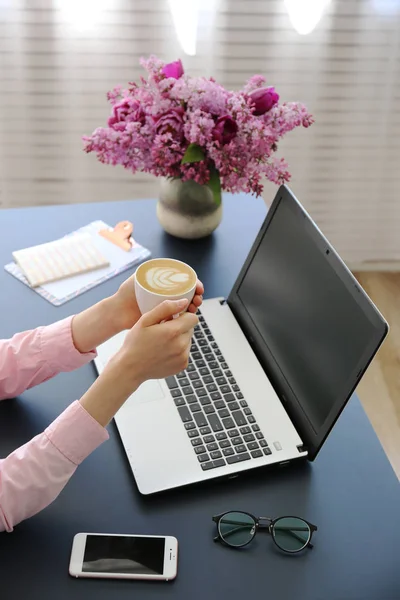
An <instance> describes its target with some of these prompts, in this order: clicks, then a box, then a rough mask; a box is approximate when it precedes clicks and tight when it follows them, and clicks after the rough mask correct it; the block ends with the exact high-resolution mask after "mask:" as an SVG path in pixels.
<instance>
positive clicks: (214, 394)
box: [211, 392, 222, 400]
mask: <svg viewBox="0 0 400 600" xmlns="http://www.w3.org/2000/svg"><path fill="white" fill-rule="evenodd" d="M221 399H222V396H221V394H220V393H219V392H211V400H221Z"/></svg>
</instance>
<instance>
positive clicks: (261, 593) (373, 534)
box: [0, 196, 400, 600]
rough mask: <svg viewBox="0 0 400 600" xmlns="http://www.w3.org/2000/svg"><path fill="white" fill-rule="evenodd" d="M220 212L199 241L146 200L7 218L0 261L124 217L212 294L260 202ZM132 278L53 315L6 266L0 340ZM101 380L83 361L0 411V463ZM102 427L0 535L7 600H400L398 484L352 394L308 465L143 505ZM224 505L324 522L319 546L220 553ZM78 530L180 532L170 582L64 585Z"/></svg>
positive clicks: (230, 275)
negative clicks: (70, 467) (101, 436)
mask: <svg viewBox="0 0 400 600" xmlns="http://www.w3.org/2000/svg"><path fill="white" fill-rule="evenodd" d="M224 203H225V207H224V208H225V215H224V219H223V223H222V225H221V226H220V228H219V230H218V231H217V232H216V233H215V235H213V236H212V237H210V238H209V239H206V240H202V241H197V242H184V241H180V240H176V239H174V238H171V237H169V236H167V235H165V234H164V233H163V232H162V230H161V229H160V226H159V225H158V223H157V220H156V217H155V202H154V201H136V202H113V203H105V204H87V205H73V206H58V207H46V208H33V209H16V210H3V211H1V212H0V234H1V238H0V239H1V241H0V262H1V265H4V264H5V263H6V262H9V260H10V258H11V251H12V250H15V249H18V248H21V247H26V246H29V245H33V244H36V243H41V242H44V241H49V240H51V239H54V238H56V237H59V236H61V235H63V234H66V233H68V232H69V231H71V230H73V229H76V228H77V227H80V226H82V225H85V224H87V223H88V222H89V221H91V220H95V219H103V220H105V221H106V222H108V223H110V224H113V223H116V222H117V221H119V220H122V219H131V220H133V221H134V224H135V234H136V237H137V239H138V240H139V241H140V242H142V243H143V244H144V245H146V246H148V247H149V248H150V249H151V250H152V252H153V256H172V257H175V258H179V259H183V260H186V261H188V262H189V263H190V264H192V265H193V267H194V268H195V269H196V271H197V272H198V274H199V276H200V277H201V279H202V280H203V281H204V283H205V287H206V295H207V296H219V295H227V294H228V293H229V290H230V288H231V286H232V284H233V282H234V280H235V278H236V275H237V273H238V271H239V268H240V266H241V265H242V263H243V261H244V259H245V257H246V255H247V252H248V250H249V249H250V246H251V244H252V242H253V239H254V237H255V235H256V233H257V231H258V228H259V226H260V225H261V223H262V221H263V218H264V216H265V212H266V211H265V206H264V205H263V203H262V202H261V200H254V199H252V198H249V197H245V196H238V197H227V198H225V200H224ZM127 274H128V273H125V274H124V275H121V276H119V277H116V278H115V279H113V280H111V281H108V282H106V283H104V284H103V285H101V286H100V287H97V288H95V289H93V290H91V291H90V292H87V293H86V294H84V295H82V296H80V297H79V298H77V299H75V300H73V301H71V302H69V303H68V304H65V305H64V306H62V307H59V308H55V307H53V306H52V305H50V304H49V303H48V302H46V301H45V300H43V299H42V298H41V297H40V296H39V295H37V294H36V293H35V292H33V291H31V290H29V289H28V288H26V287H25V286H23V285H22V284H21V283H20V282H18V281H17V280H15V279H14V278H13V277H12V276H10V275H9V274H8V273H6V272H5V271H3V270H0V315H1V318H0V337H8V336H11V335H12V334H13V333H14V332H16V331H19V330H23V329H27V328H32V327H35V326H37V325H39V324H47V323H51V322H52V321H55V320H57V319H61V318H63V317H65V316H67V315H69V314H71V313H73V312H77V311H80V310H82V309H83V308H85V307H87V306H89V305H90V304H92V303H94V302H96V301H97V300H100V299H101V298H103V297H104V296H106V295H109V294H111V293H113V292H114V291H115V290H116V289H117V286H118V285H119V283H120V282H121V281H123V279H124V277H126V276H127ZM95 376H96V375H95V370H94V367H93V366H92V365H89V366H86V367H84V368H82V369H80V370H79V371H77V372H75V373H70V374H63V375H59V376H58V377H56V378H55V379H53V380H52V381H49V382H47V383H45V384H43V385H41V386H40V387H37V388H35V389H33V390H30V391H28V392H26V393H25V394H23V395H22V396H21V397H20V398H19V399H17V400H12V401H6V402H2V403H0V456H5V455H7V453H9V452H10V451H12V450H13V449H14V448H15V447H17V446H19V445H21V444H23V443H24V442H26V441H28V440H29V439H30V438H31V437H32V436H34V435H36V434H37V433H39V432H40V431H42V430H43V429H44V428H45V427H46V426H47V425H48V423H49V422H51V421H52V419H54V418H55V417H56V416H57V415H58V414H59V413H60V412H61V411H62V410H63V409H64V408H65V407H66V406H67V405H68V404H69V403H70V402H71V401H73V400H74V399H75V398H79V397H80V396H81V395H82V393H83V392H84V391H85V390H86V389H87V388H88V386H89V385H90V384H91V383H92V382H93V380H94V378H95ZM376 401H377V402H379V397H377V399H376ZM109 431H110V436H111V437H110V440H109V442H107V443H106V444H103V446H102V447H100V448H99V449H98V450H96V452H94V454H93V455H92V456H90V457H89V458H88V459H87V460H86V461H85V462H84V464H82V465H81V466H80V467H79V469H78V471H77V472H76V473H75V475H74V477H73V478H72V480H71V481H70V483H69V484H68V486H67V487H66V488H65V490H64V491H63V492H62V494H61V495H60V497H59V498H58V499H57V500H56V502H54V503H53V505H52V506H50V507H49V508H48V509H46V510H45V511H43V512H42V513H41V514H39V515H37V516H35V517H33V518H32V519H30V520H28V521H26V522H24V523H22V524H20V525H19V526H17V527H16V529H15V531H14V532H13V533H12V534H5V533H3V534H0V597H1V598H2V600H9V599H10V600H11V599H13V600H14V599H16V600H19V599H22V598H23V599H26V600H36V599H37V600H39V599H40V600H72V599H74V600H80V599H82V600H83V599H85V600H87V599H91V598H93V599H96V600H102V599H107V600H111V599H112V600H114V599H119V598H121V599H123V598H140V599H141V598H148V599H150V600H153V599H154V600H155V599H158V598H177V599H179V600H200V599H201V600H203V599H207V600H214V599H217V598H220V599H224V600H225V598H230V600H236V599H237V600H239V599H240V600H243V599H244V598H246V599H247V598H248V599H251V600H253V599H256V598H263V599H266V600H268V599H271V600H281V599H282V600H286V599H288V600H292V599H293V600H295V599H296V600H297V599H299V600H317V599H318V600H330V599H332V600H398V599H399V598H400V566H399V565H400V558H399V556H400V554H399V539H400V516H399V515H400V488H399V482H398V480H397V479H396V477H395V474H394V473H393V471H392V469H391V467H390V465H389V462H388V461H387V459H386V456H385V454H384V452H383V450H382V448H381V446H380V444H379V442H378V440H377V438H376V436H375V433H374V432H373V430H372V428H371V426H370V424H369V422H368V419H367V417H366V416H365V414H364V411H363V409H362V408H361V406H360V404H359V401H358V399H357V398H356V397H353V398H352V400H351V401H350V403H349V405H348V407H347V408H346V410H345V411H344V413H343V415H342V416H341V417H340V419H339V421H338V423H337V425H336V426H335V428H334V430H333V432H332V434H331V435H330V437H329V439H328V441H327V442H326V444H325V446H324V447H323V449H322V451H321V453H320V455H319V456H318V458H317V460H316V461H315V463H313V464H308V463H304V464H302V465H297V466H293V467H283V468H280V469H277V470H274V471H258V472H255V473H253V474H247V475H244V476H242V477H241V478H239V479H235V480H231V481H219V482H212V483H208V484H205V485H202V486H194V487H191V488H186V489H180V490H175V491H172V492H168V493H164V494H162V495H158V496H153V497H142V496H140V494H139V493H138V491H137V489H136V485H135V482H134V479H133V477H132V475H131V471H130V469H129V466H128V462H127V460H126V458H125V455H124V451H123V450H122V447H121V443H120V440H119V437H118V434H117V431H116V428H115V426H114V424H113V423H112V424H111V425H110V426H109ZM0 493H1V481H0ZM225 509H243V510H247V511H250V512H252V513H254V514H256V515H265V514H266V515H269V516H278V515H282V514H293V513H294V514H299V515H301V516H304V517H305V518H306V519H308V520H310V521H311V522H313V523H316V524H317V525H318V532H317V533H316V535H315V547H314V549H313V550H312V551H307V552H304V553H303V554H302V555H299V556H294V557H292V556H286V555H282V554H280V553H279V551H278V550H277V549H276V548H275V547H274V544H273V543H272V541H271V540H270V539H269V537H268V536H267V535H262V533H260V534H259V536H258V537H257V540H256V541H254V542H253V544H252V545H251V546H250V547H249V548H248V549H246V550H245V551H235V550H230V549H228V548H224V547H222V546H220V545H217V544H214V543H213V541H212V540H213V535H214V527H215V525H214V524H213V523H212V522H211V516H212V515H213V514H216V513H218V512H222V511H223V510H225ZM79 531H94V532H121V533H142V534H170V535H175V536H176V537H177V538H178V540H179V550H180V554H179V567H178V577H177V579H176V580H175V582H172V583H156V584H155V583H146V582H129V581H101V580H75V579H72V578H70V577H69V575H68V562H69V555H70V548H71V542H72V538H73V536H74V534H75V533H77V532H79Z"/></svg>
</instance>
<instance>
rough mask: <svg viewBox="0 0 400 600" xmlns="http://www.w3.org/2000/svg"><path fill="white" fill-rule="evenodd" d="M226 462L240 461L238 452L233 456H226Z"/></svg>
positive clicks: (230, 463)
mask: <svg viewBox="0 0 400 600" xmlns="http://www.w3.org/2000/svg"><path fill="white" fill-rule="evenodd" d="M226 462H227V463H228V465H233V464H235V463H238V462H240V456H239V454H236V455H235V456H228V458H227V459H226Z"/></svg>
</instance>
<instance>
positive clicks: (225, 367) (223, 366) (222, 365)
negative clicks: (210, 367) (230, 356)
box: [221, 362, 229, 370]
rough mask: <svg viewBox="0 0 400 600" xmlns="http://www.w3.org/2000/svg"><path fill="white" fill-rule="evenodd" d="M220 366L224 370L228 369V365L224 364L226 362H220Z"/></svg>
mask: <svg viewBox="0 0 400 600" xmlns="http://www.w3.org/2000/svg"><path fill="white" fill-rule="evenodd" d="M221 367H222V368H223V369H224V370H225V369H229V367H228V365H227V364H226V362H223V363H221Z"/></svg>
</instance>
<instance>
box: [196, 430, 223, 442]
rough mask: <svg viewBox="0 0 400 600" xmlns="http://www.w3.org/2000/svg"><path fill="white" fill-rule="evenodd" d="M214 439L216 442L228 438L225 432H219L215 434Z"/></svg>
mask: <svg viewBox="0 0 400 600" xmlns="http://www.w3.org/2000/svg"><path fill="white" fill-rule="evenodd" d="M200 433H201V432H200ZM215 437H216V439H217V440H226V439H227V437H228V436H227V435H226V433H225V431H221V432H220V433H216V434H215Z"/></svg>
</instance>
